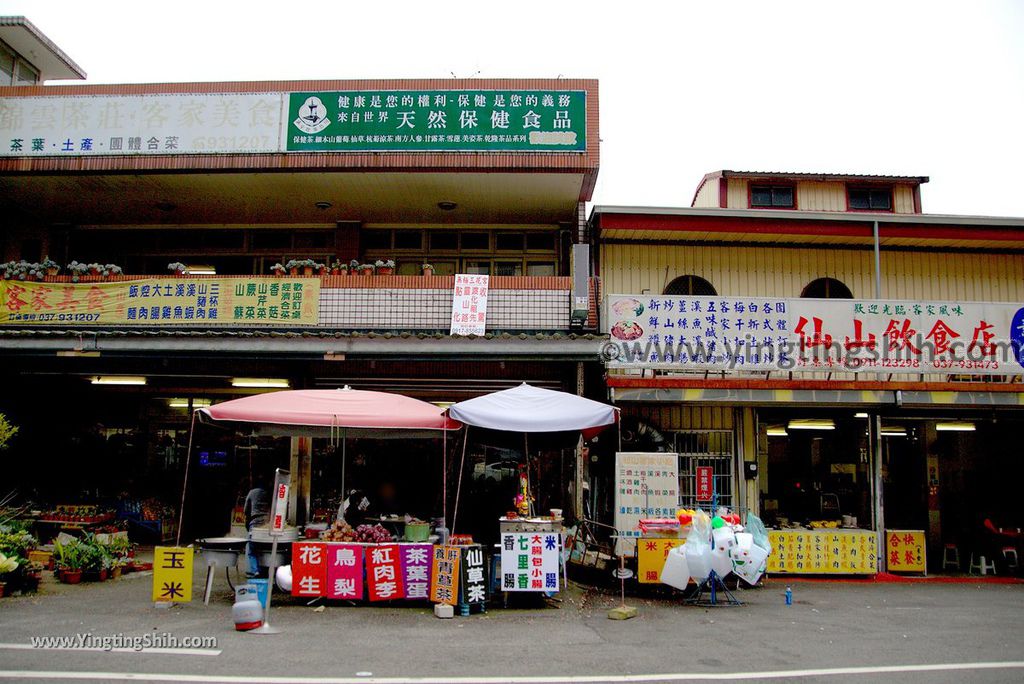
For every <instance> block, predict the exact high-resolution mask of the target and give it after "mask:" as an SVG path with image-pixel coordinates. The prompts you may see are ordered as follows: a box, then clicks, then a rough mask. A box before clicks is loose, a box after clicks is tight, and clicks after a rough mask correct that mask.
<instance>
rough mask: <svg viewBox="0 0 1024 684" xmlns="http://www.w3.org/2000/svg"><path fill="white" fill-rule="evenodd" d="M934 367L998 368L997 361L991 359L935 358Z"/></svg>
mask: <svg viewBox="0 0 1024 684" xmlns="http://www.w3.org/2000/svg"><path fill="white" fill-rule="evenodd" d="M932 365H933V366H934V367H935V368H941V369H945V368H973V369H977V368H988V369H995V368H999V362H998V361H993V360H991V359H936V360H935V361H933V362H932Z"/></svg>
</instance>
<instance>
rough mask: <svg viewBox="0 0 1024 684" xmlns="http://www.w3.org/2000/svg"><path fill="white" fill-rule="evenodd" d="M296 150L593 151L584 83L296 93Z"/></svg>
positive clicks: (290, 143) (292, 107) (292, 118)
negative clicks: (546, 87) (560, 88)
mask: <svg viewBox="0 0 1024 684" xmlns="http://www.w3.org/2000/svg"><path fill="white" fill-rule="evenodd" d="M288 106H289V109H288V122H289V123H288V136H287V145H286V149H287V150H288V151H289V152H326V151H341V152H392V151H394V152H431V151H450V152H507V151H514V152H585V151H586V149H587V93H586V91H582V90H565V91H558V90H345V91H332V92H305V93H291V95H290V98H289V105H288Z"/></svg>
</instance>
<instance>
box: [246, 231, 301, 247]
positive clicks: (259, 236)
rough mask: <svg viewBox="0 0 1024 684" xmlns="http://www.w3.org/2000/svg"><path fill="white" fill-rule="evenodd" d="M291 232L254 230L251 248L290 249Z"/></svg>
mask: <svg viewBox="0 0 1024 684" xmlns="http://www.w3.org/2000/svg"><path fill="white" fill-rule="evenodd" d="M291 246H292V234H291V233H290V232H287V231H284V230H275V229H272V228H271V229H268V230H254V231H253V232H252V248H253V249H256V250H259V249H291Z"/></svg>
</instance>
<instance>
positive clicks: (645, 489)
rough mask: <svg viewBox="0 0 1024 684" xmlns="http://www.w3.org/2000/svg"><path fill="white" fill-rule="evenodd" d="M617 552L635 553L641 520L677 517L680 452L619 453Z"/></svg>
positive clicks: (616, 506) (617, 461)
mask: <svg viewBox="0 0 1024 684" xmlns="http://www.w3.org/2000/svg"><path fill="white" fill-rule="evenodd" d="M615 473H616V476H615V528H616V529H617V530H618V531H619V535H620V537H619V539H618V542H617V543H616V545H615V550H616V553H618V554H619V555H622V554H627V555H629V554H632V553H633V550H634V548H636V538H637V537H639V536H640V521H641V520H645V519H648V518H674V517H675V515H676V510H677V508H678V507H679V456H678V454H661V453H636V452H619V453H617V454H615Z"/></svg>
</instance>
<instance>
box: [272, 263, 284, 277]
mask: <svg viewBox="0 0 1024 684" xmlns="http://www.w3.org/2000/svg"><path fill="white" fill-rule="evenodd" d="M287 270H288V269H286V268H285V267H284V265H283V264H281V263H276V264H274V265H273V266H271V267H270V272H271V273H273V274H274V275H276V276H277V277H278V278H283V277H284V274H285V272H287Z"/></svg>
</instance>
